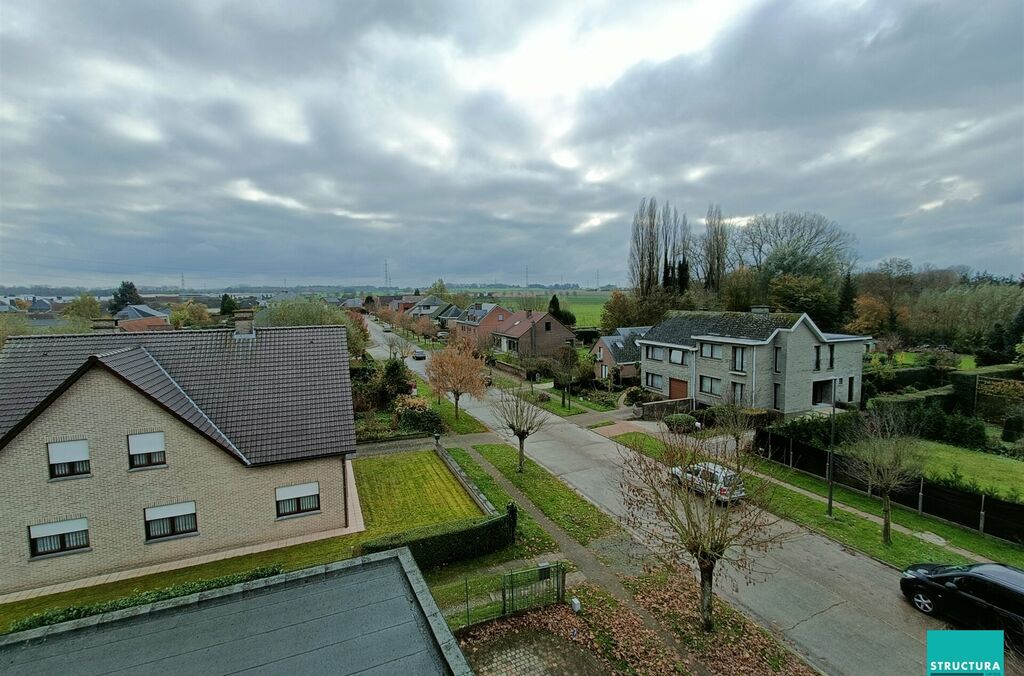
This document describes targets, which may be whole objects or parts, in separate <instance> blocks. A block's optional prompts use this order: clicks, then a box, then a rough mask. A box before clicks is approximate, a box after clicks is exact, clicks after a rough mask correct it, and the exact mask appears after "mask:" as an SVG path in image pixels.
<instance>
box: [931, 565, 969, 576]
mask: <svg viewBox="0 0 1024 676" xmlns="http://www.w3.org/2000/svg"><path fill="white" fill-rule="evenodd" d="M971 568H974V566H973V565H956V566H938V567H937V568H935V569H934V570H933V571H932V572H933V573H937V574H942V575H945V574H946V573H966V572H967V571H969V570H970V569H971Z"/></svg>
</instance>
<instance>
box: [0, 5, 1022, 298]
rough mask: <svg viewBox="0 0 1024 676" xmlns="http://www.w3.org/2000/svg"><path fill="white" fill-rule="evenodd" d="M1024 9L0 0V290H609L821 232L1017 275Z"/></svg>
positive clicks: (883, 250) (875, 248)
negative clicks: (712, 229)
mask: <svg viewBox="0 0 1024 676" xmlns="http://www.w3.org/2000/svg"><path fill="white" fill-rule="evenodd" d="M1022 36H1024V4H1022V3H1021V2H1019V0H1008V1H1005V2H1003V1H999V0H986V1H985V2H980V3H978V2H967V1H966V0H964V1H958V2H953V1H949V2H938V3H935V2H920V3H917V2H908V3H902V2H893V1H890V0H885V1H884V2H825V1H823V0H813V1H808V2H806V3H800V2H738V3H728V2H723V1H722V0H712V1H711V2H706V3H705V2H695V3H683V2H679V1H678V0H676V1H672V2H665V3H657V2H650V3H644V2H632V1H631V2H591V3H585V4H576V3H572V4H559V3H554V2H549V1H547V0H541V1H537V2H532V1H531V2H524V1H523V0H516V1H513V2H508V3H501V2H496V1H494V0H488V1H487V2H480V1H479V0H469V1H467V2H444V3H440V2H439V3H436V4H435V3H427V2H382V3H376V4H373V3H369V2H362V1H359V2H351V3H340V2H334V1H330V2H323V3H318V2H312V1H310V0H303V1H302V2H282V3H280V5H276V6H275V5H274V4H273V3H269V2H260V3H252V2H242V1H237V2H219V1H218V2H214V1H212V0H201V1H199V2H194V3H188V2H177V1H176V2H162V1H161V2H135V1H133V2H116V3H115V2H101V1H90V2H68V3H61V2H38V0H27V1H24V2H20V1H14V0H2V3H0V283H4V284H13V283H25V282H53V283H58V282H60V283H80V284H110V283H113V282H116V281H117V280H120V279H122V278H131V279H134V280H135V281H136V282H139V283H170V284H176V283H177V281H178V278H179V274H180V273H181V272H184V274H185V279H186V284H188V285H190V286H191V285H199V284H237V283H246V282H249V283H264V282H269V283H280V282H282V281H283V280H284V279H285V278H287V280H288V283H289V284H296V283H381V282H382V281H383V266H384V259H385V258H387V259H388V260H389V265H390V268H391V272H392V278H393V280H394V282H395V283H396V284H423V283H425V282H429V281H430V280H432V279H434V278H436V277H438V276H443V277H444V278H445V279H447V280H449V281H491V280H496V281H499V282H510V283H519V282H522V281H523V279H524V273H525V267H526V266H527V265H529V274H530V281H531V282H542V283H553V282H558V281H560V280H561V279H564V280H565V281H578V282H580V283H586V282H589V283H591V284H593V283H594V282H595V281H596V277H597V275H598V274H599V275H600V280H601V283H609V282H617V283H622V282H624V280H625V271H624V270H625V258H626V252H627V246H628V244H627V242H628V240H627V236H628V229H629V223H630V218H631V215H632V212H633V210H634V208H635V207H636V204H637V202H638V200H639V199H640V197H641V196H643V195H656V196H657V197H658V198H659V199H668V200H670V201H671V202H672V203H673V204H675V205H676V206H677V207H678V208H679V210H680V211H685V212H687V213H688V215H689V217H690V220H691V222H693V223H694V225H695V227H696V229H697V230H699V229H700V228H701V227H702V225H701V223H700V219H701V217H702V216H703V215H704V212H705V211H706V209H707V205H708V203H709V202H711V201H714V202H718V203H720V204H721V205H722V209H723V212H724V213H725V214H726V215H730V216H733V217H743V216H749V215H751V214H754V213H758V212H770V211H779V210H795V211H817V212H820V213H822V214H825V215H827V216H828V217H830V218H833V219H835V220H836V221H838V222H839V223H840V224H841V225H842V226H843V227H845V228H847V229H848V230H850V231H852V232H853V233H854V234H855V235H856V236H857V239H858V241H859V251H860V259H861V264H862V265H870V264H871V263H873V262H875V261H877V260H878V259H880V258H884V257H887V256H904V257H909V258H911V259H913V261H914V262H915V263H925V262H931V263H933V264H935V265H938V266H946V265H959V264H964V265H969V266H971V267H973V268H976V269H988V270H990V271H993V272H998V273H1002V274H1016V273H1018V272H1020V271H1021V270H1022V268H1024V264H1022V262H1021V261H1022V260H1024V37H1022Z"/></svg>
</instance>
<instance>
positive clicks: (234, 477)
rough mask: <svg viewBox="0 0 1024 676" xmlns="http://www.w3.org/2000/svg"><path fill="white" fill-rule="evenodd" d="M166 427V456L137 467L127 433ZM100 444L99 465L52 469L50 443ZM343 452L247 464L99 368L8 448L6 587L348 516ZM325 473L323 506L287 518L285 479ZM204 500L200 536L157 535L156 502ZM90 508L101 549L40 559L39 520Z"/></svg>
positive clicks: (2, 584) (4, 471)
mask: <svg viewBox="0 0 1024 676" xmlns="http://www.w3.org/2000/svg"><path fill="white" fill-rule="evenodd" d="M140 432H164V434H165V439H166V454H167V466H166V467H162V468H155V469H145V470H131V471H130V470H129V466H128V441H127V435H128V434H132V433H140ZM58 439H64V440H71V439H86V440H88V442H89V457H90V463H91V475H90V476H86V477H82V478H71V479H64V480H58V481H52V480H50V479H49V467H48V459H47V443H49V442H52V441H56V440H58ZM344 467H345V465H344V460H343V458H342V457H341V456H335V457H331V458H322V459H316V460H305V461H297V462H290V463H283V464H279V465H267V466H262V467H245V466H244V465H243V464H242V463H240V462H239V461H238V460H236V459H235V458H233V457H231V456H229V455H228V454H227V453H226V452H225V451H223V450H222V449H220V448H219V447H217V446H215V445H213V444H212V443H210V442H209V441H207V440H206V439H205V438H204V437H203V436H201V435H200V434H198V433H196V432H195V431H194V430H193V429H192V428H191V427H188V426H187V425H185V424H184V423H183V422H181V421H180V420H179V419H177V418H176V417H174V416H172V415H170V414H169V413H167V412H166V411H165V410H164V409H163V408H161V407H160V406H158V405H157V404H155V403H153V402H152V401H151V400H149V399H148V398H146V397H144V396H143V395H141V394H139V393H138V392H137V391H135V390H134V389H132V388H131V387H130V386H128V385H126V384H125V383H123V382H122V381H121V380H119V379H118V378H117V377H115V376H113V375H111V374H110V373H108V372H106V371H104V370H102V369H100V368H94V369H92V370H91V371H89V372H88V373H86V374H85V375H84V376H82V378H81V379H80V380H78V381H77V382H76V383H75V384H73V385H72V386H71V387H70V388H69V389H68V390H67V391H66V392H64V394H62V395H61V396H60V397H59V398H58V399H57V400H56V401H55V402H53V403H52V404H51V405H50V406H49V407H48V408H47V409H46V410H45V411H44V412H43V413H42V414H41V415H39V417H37V418H36V419H35V420H33V421H32V422H31V423H30V424H29V425H28V427H26V428H25V429H24V430H23V431H22V432H21V433H20V434H19V435H18V436H17V437H16V438H15V439H14V440H13V441H12V442H11V443H10V444H9V445H7V446H6V447H5V448H3V449H0V477H2V478H0V481H2V490H3V503H2V504H3V518H2V519H0V571H2V573H0V593H5V592H10V591H14V590H19V589H30V588H33V587H39V586H42V585H51V584H57V583H61V582H68V581H71V580H76V579H80V578H84V577H90V576H94V575H100V574H104V573H110V572H115V571H121V570H126V569H131V568H136V567H140V566H147V565H152V564H157V563H162V562H166V561H173V560H177V559H181V558H186V557H192V556H198V555H203V554H209V553H212V552H216V551H221V550H226V549H232V548H237V547H242V546H247V545H253V544H257V543H261V542H268V541H274V540H281V539H284V538H289V537H294V536H299V535H305V534H310V533H317V532H320V531H326V530H331V529H337V528H343V527H345V526H346V525H347V523H346V514H345V469H344ZM313 481H317V482H319V484H320V512H319V513H316V514H310V515H306V516H299V517H292V518H285V519H278V518H277V511H276V499H275V489H276V488H278V487H281V486H289V485H293V484H302V483H308V482H313ZM188 501H194V502H195V503H196V518H197V522H198V530H199V533H198V535H194V536H183V537H180V538H177V539H169V540H164V541H161V540H157V541H153V542H150V543H147V542H146V532H145V519H144V510H145V509H146V508H147V507H155V506H160V505H166V504H172V503H179V502H188ZM80 518H88V520H89V540H90V550H89V551H83V552H77V553H69V554H65V555H58V556H52V557H49V558H39V559H34V560H33V559H31V558H30V553H29V539H28V528H29V526H32V525H37V524H43V523H49V522H53V521H63V520H67V519H80Z"/></svg>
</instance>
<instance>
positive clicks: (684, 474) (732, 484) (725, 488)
mask: <svg viewBox="0 0 1024 676" xmlns="http://www.w3.org/2000/svg"><path fill="white" fill-rule="evenodd" d="M669 472H670V473H671V475H672V476H673V477H675V480H676V481H677V482H678V483H679V485H680V486H685V487H686V488H689V489H690V490H693V491H696V492H697V493H700V494H701V495H707V494H709V493H710V494H712V495H714V496H715V500H717V501H719V502H725V503H729V502H734V501H737V500H740V499H741V498H743V497H745V496H746V492H745V491H744V490H743V479H741V478H740V477H739V476H737V475H736V473H735V472H733V471H732V470H730V469H728V468H727V467H722V466H721V465H717V464H715V463H713V462H700V463H697V464H695V465H690V466H689V467H687V468H686V469H685V470H684V469H683V468H682V467H673V468H672V469H671V470H669Z"/></svg>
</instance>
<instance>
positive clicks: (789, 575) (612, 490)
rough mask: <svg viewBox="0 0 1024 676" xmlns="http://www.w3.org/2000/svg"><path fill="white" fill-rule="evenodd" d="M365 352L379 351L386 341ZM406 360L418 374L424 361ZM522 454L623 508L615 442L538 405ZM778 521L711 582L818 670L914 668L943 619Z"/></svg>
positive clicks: (615, 510)
mask: <svg viewBox="0 0 1024 676" xmlns="http://www.w3.org/2000/svg"><path fill="white" fill-rule="evenodd" d="M367 323H368V324H369V325H370V331H371V335H372V337H373V339H374V341H375V342H377V343H379V344H383V336H384V334H383V333H382V332H381V330H380V327H379V326H377V325H376V324H374V323H373V322H372V321H370V322H367ZM371 353H374V354H375V356H382V357H387V349H386V348H384V349H383V350H382V351H381V350H380V348H379V347H378V348H375V349H371ZM407 363H408V364H409V366H410V368H412V369H413V370H414V371H416V372H418V373H420V374H421V375H422V374H423V373H424V369H425V367H426V361H413V360H411V359H409V360H407ZM460 404H461V406H462V408H463V410H465V411H467V412H468V413H470V414H471V415H473V416H474V417H476V418H478V419H479V420H481V421H483V422H484V423H485V424H486V425H487V426H488V427H490V428H491V429H494V430H498V429H499V428H500V426H499V425H498V423H497V422H496V421H495V419H494V416H493V414H492V412H491V409H490V406H489V405H488V403H487V402H486V401H480V400H476V399H472V398H470V397H463V399H462V401H460ZM526 453H527V455H529V456H530V457H531V458H533V459H534V460H536V461H537V462H538V463H540V464H541V465H543V466H544V467H545V468H547V469H548V470H549V471H551V472H552V473H553V474H555V475H556V476H558V477H559V478H560V479H562V480H563V481H565V482H566V483H567V484H569V485H570V486H572V487H573V488H575V489H576V490H577V491H579V492H580V493H581V494H582V495H584V496H585V497H587V498H588V499H589V500H591V501H592V502H593V503H595V504H596V505H597V506H598V507H600V508H601V509H603V510H604V511H606V512H608V513H609V514H611V515H613V516H621V515H622V514H623V513H624V511H625V510H624V506H623V501H622V495H621V494H620V492H619V488H618V483H619V480H620V478H621V476H622V470H621V459H620V456H619V451H618V445H617V444H616V443H615V442H613V441H611V440H609V439H606V438H604V437H602V436H600V435H599V434H596V433H595V432H593V431H591V430H588V429H584V428H582V427H579V426H577V425H576V424H574V423H572V422H570V421H569V420H567V419H564V418H561V417H559V416H556V415H552V414H547V422H546V424H545V427H544V428H543V429H542V430H541V431H540V432H538V433H537V434H535V435H533V436H531V437H530V438H529V439H528V440H527V443H526ZM786 527H787V528H789V529H790V530H792V531H793V532H794V534H793V536H792V537H791V538H790V539H789V540H787V541H786V542H785V543H784V544H783V545H782V546H780V547H778V548H775V549H773V550H772V551H771V552H770V553H769V554H768V555H767V556H765V557H764V559H763V563H761V564H760V567H761V568H762V569H764V570H765V571H766V573H765V574H762V575H758V576H757V577H756V578H755V581H754V583H753V584H747V583H746V582H745V581H744V580H743V579H742V577H740V576H739V575H738V574H735V573H734V572H733V571H729V570H725V571H723V573H724V575H721V576H720V577H718V578H717V579H716V584H715V591H716V592H717V593H718V594H720V595H721V596H722V597H724V598H726V599H728V600H729V601H730V602H731V603H733V604H734V605H736V606H738V607H740V608H742V609H743V610H745V611H746V612H747V613H749V614H750V615H752V616H753V617H755V618H756V619H757V620H759V621H760V623H761V624H762V625H763V626H765V627H767V628H769V629H770V630H772V632H773V633H775V634H776V635H779V636H782V637H784V638H785V639H786V640H787V641H788V642H789V643H790V644H791V645H792V646H793V647H794V648H795V649H796V650H797V651H799V652H800V653H801V654H803V655H804V656H805V657H806V658H807V659H808V661H810V662H811V663H812V664H814V665H815V666H816V667H818V668H819V669H821V670H822V671H824V672H826V673H828V674H836V675H847V674H848V675H853V676H862V675H863V676H876V675H877V674H908V675H910V674H915V675H916V674H921V673H923V672H924V667H925V636H926V631H927V630H928V629H942V628H944V625H943V624H942V623H941V622H938V621H936V620H933V619H931V618H928V617H925V616H924V615H922V614H920V613H918V612H917V611H915V610H914V609H913V608H911V606H910V604H908V603H906V602H905V601H904V600H903V597H902V595H901V594H900V592H899V572H898V571H896V570H894V569H892V568H890V567H888V566H886V565H883V564H881V563H879V562H877V561H875V560H874V559H871V558H869V557H867V556H863V555H861V554H858V553H854V552H851V551H849V550H846V549H844V548H843V547H842V546H841V545H839V544H837V543H836V542H834V541H832V540H829V539H828V538H825V537H822V536H820V535H817V534H814V533H811V532H809V531H806V530H804V529H802V528H800V527H799V526H797V525H795V524H788V525H787V526H786Z"/></svg>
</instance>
